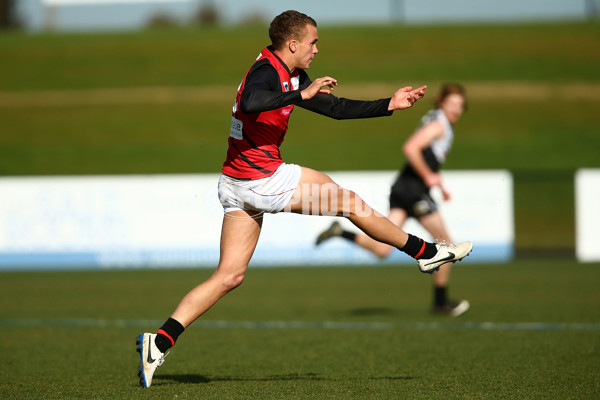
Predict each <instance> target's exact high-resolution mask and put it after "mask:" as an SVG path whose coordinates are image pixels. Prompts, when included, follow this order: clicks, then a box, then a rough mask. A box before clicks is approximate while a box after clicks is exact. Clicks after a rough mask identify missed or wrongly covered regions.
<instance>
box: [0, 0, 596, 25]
mask: <svg viewBox="0 0 600 400" xmlns="http://www.w3.org/2000/svg"><path fill="white" fill-rule="evenodd" d="M599 4H600V0H527V1H521V0H503V1H501V2H500V1H481V0H453V1H448V0H378V1H375V2H365V1H363V0H330V1H328V2H327V7H323V6H322V2H321V1H320V0H305V1H304V2H303V3H302V6H301V9H300V10H299V11H302V12H305V13H307V14H309V15H311V16H312V17H314V18H315V19H316V20H317V21H318V22H319V24H335V23H370V24H389V23H407V24H410V23H428V22H451V23H452V22H456V23H464V22H475V21H476V22H502V21H524V20H526V21H531V20H582V19H595V18H597V16H598V10H599V8H600V7H599ZM296 8H298V3H297V2H291V1H285V0H0V26H2V27H11V26H12V27H14V26H22V27H23V28H25V29H27V30H28V31H32V32H36V31H74V30H75V31H78V30H125V29H139V28H143V27H146V26H149V25H186V24H213V25H214V24H220V25H233V24H241V23H252V22H260V23H263V22H268V21H270V20H271V19H272V18H273V17H274V16H275V15H277V14H279V13H280V12H282V11H284V10H286V9H296Z"/></svg>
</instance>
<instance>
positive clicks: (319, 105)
mask: <svg viewBox="0 0 600 400" xmlns="http://www.w3.org/2000/svg"><path fill="white" fill-rule="evenodd" d="M311 83H312V81H311V80H310V78H309V77H308V75H307V74H306V72H304V71H302V70H301V71H300V90H302V89H305V88H307V87H308V86H310V84H311ZM389 104H390V98H389V97H388V98H387V99H379V100H372V101H364V100H351V99H346V98H343V97H336V96H334V95H333V94H321V93H319V94H317V95H316V96H315V97H313V98H312V99H309V100H301V101H299V102H297V103H296V105H297V106H298V107H302V108H304V109H307V110H310V111H312V112H315V113H317V114H321V115H324V116H326V117H330V118H334V119H355V118H373V117H384V116H388V115H392V114H393V111H388V106H389Z"/></svg>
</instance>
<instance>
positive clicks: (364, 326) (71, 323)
mask: <svg viewBox="0 0 600 400" xmlns="http://www.w3.org/2000/svg"><path fill="white" fill-rule="evenodd" d="M162 322H163V321H159V320H130V319H115V320H112V319H111V320H107V319H85V318H84V319H10V318H5V319H0V326H2V327H13V328H14V327H16V328H42V327H44V328H45V327H60V328H151V329H154V328H156V327H158V326H160V325H161V324H162ZM192 327H195V328H210V329H256V330H261V329H328V330H451V329H458V330H480V331H600V324H586V323H547V322H404V323H392V322H345V321H210V320H208V321H197V322H195V323H194V325H192Z"/></svg>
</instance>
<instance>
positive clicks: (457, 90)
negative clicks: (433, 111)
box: [435, 83, 467, 110]
mask: <svg viewBox="0 0 600 400" xmlns="http://www.w3.org/2000/svg"><path fill="white" fill-rule="evenodd" d="M451 94H458V95H461V96H462V98H463V99H464V100H465V105H464V109H465V110H466V109H467V93H466V92H465V88H464V87H462V86H461V85H459V84H458V83H446V84H444V85H443V86H442V88H441V89H440V92H439V94H438V95H437V97H436V98H435V105H436V107H437V108H439V107H440V106H441V105H442V102H443V101H444V99H445V98H446V97H448V96H450V95H451Z"/></svg>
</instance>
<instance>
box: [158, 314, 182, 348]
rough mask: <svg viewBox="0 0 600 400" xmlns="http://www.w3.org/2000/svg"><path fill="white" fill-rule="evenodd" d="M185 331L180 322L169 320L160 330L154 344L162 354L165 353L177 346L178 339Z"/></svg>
mask: <svg viewBox="0 0 600 400" xmlns="http://www.w3.org/2000/svg"><path fill="white" fill-rule="evenodd" d="M184 329H185V328H184V327H183V325H181V324H180V323H179V321H177V320H175V319H173V318H169V319H168V320H167V322H165V323H164V325H163V326H161V327H160V329H159V330H158V332H157V333H158V334H157V335H156V339H154V344H156V347H158V350H160V351H161V353H165V352H166V351H167V350H169V349H170V348H171V347H173V346H175V342H176V341H177V338H178V337H179V335H181V334H182V333H183V330H184Z"/></svg>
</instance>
